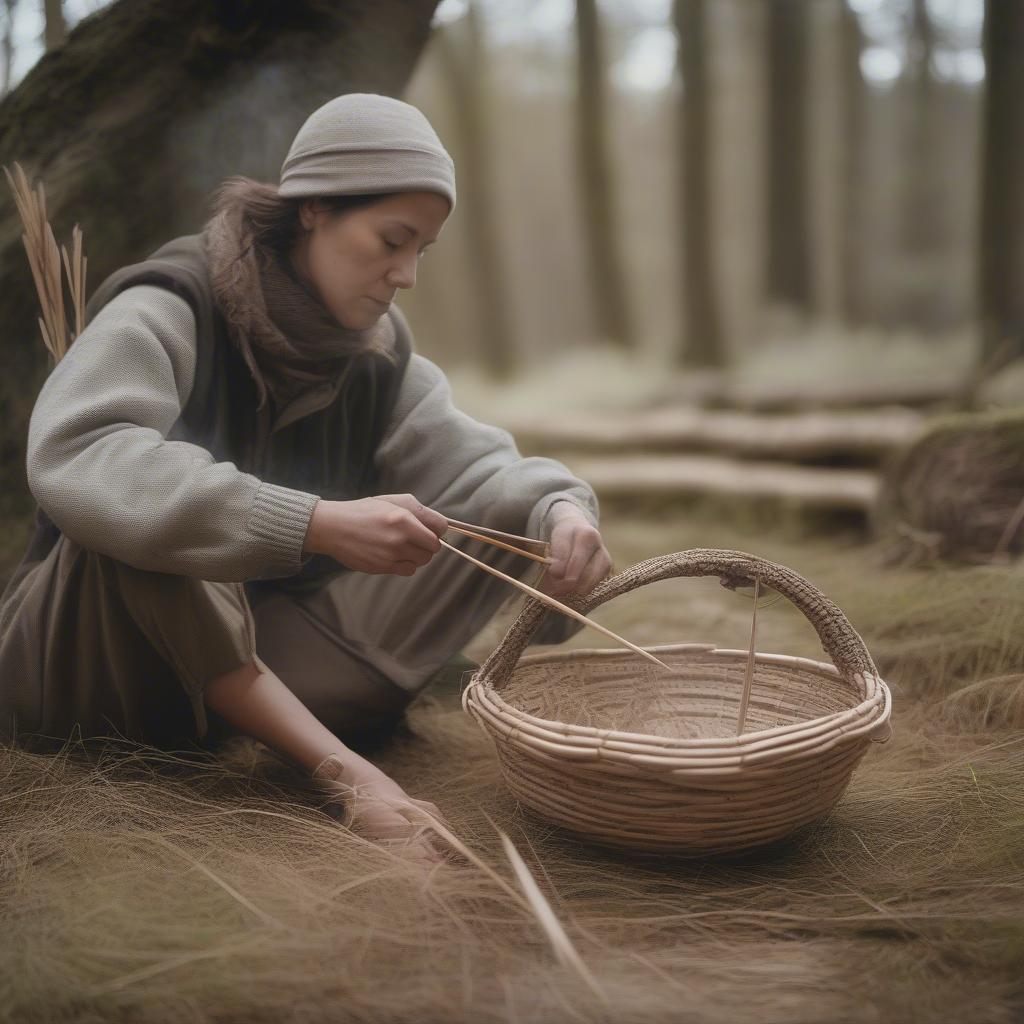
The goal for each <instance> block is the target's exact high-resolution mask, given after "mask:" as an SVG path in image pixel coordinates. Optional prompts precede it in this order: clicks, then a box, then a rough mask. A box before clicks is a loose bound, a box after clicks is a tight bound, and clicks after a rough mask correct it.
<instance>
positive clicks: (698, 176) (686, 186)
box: [672, 0, 725, 367]
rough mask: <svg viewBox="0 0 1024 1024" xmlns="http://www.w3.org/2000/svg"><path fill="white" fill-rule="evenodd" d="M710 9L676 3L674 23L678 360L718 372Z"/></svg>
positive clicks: (695, 2)
mask: <svg viewBox="0 0 1024 1024" xmlns="http://www.w3.org/2000/svg"><path fill="white" fill-rule="evenodd" d="M707 16H708V4H707V2H706V0H675V3H674V4H673V8H672V19H673V23H674V25H675V29H676V36H677V40H678V51H677V53H678V58H677V67H678V68H679V71H680V73H681V77H682V80H683V97H682V110H681V112H680V113H681V116H680V118H679V132H678V141H679V150H680V156H681V167H682V181H681V190H680V203H679V211H680V216H681V221H682V223H681V224H680V226H679V234H680V237H681V238H682V242H683V301H684V303H685V308H684V324H685V329H684V342H683V346H682V350H681V351H680V353H679V354H680V361H681V362H684V363H686V364H688V365H691V366H709V367H721V366H723V365H724V364H725V353H724V351H723V347H722V321H721V315H720V312H719V308H718V295H717V291H716V288H715V270H714V246H713V244H712V224H711V222H712V209H713V202H714V192H713V189H712V186H711V177H710V164H711V149H712V147H711V131H712V124H711V116H710V110H709V107H710V99H709V89H708V60H707V55H708V38H707V31H706V28H707Z"/></svg>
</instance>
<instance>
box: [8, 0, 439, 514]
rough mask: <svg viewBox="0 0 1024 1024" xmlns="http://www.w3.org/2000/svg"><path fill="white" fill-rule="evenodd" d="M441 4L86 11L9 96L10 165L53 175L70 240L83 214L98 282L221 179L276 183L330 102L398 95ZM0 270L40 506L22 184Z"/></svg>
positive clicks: (40, 355)
mask: <svg viewBox="0 0 1024 1024" xmlns="http://www.w3.org/2000/svg"><path fill="white" fill-rule="evenodd" d="M435 6H436V0H418V2H417V0H350V2H348V3H345V4H337V3H333V2H331V0H291V2H289V3H287V4H282V3H275V2H273V0H253V2H250V3H245V4H237V3H221V4H210V3H207V2H205V0H178V2H176V3H174V4H170V5H168V4H167V3H165V2H164V0H130V2H129V0H120V2H117V3H114V4H113V5H112V6H111V7H110V8H108V9H106V10H104V11H102V12H100V13H98V14H96V15H95V16H93V17H90V18H86V19H85V20H84V21H82V22H81V24H79V25H78V26H77V27H76V28H75V29H74V31H72V32H71V34H70V36H69V37H68V40H67V42H66V43H65V44H64V45H63V46H62V47H60V49H59V50H57V51H55V52H53V53H51V54H48V55H47V56H45V57H44V58H43V59H42V60H40V61H39V63H38V64H37V65H36V66H35V67H34V68H33V69H32V71H30V72H29V74H28V75H27V76H26V77H25V79H24V81H23V82H22V83H21V84H20V85H19V86H18V88H17V89H15V90H14V91H13V92H11V93H9V94H8V95H7V97H6V98H5V99H4V100H3V101H2V102H0V164H5V165H8V166H9V165H11V164H12V163H13V162H14V161H19V162H20V163H21V164H22V166H24V167H25V170H26V172H27V173H28V174H29V176H30V177H38V178H40V179H42V181H43V183H44V186H45V188H46V195H47V211H48V214H49V217H50V220H51V223H52V224H53V227H54V231H55V233H56V235H57V238H58V240H68V239H69V237H70V233H71V228H72V225H73V224H74V223H75V222H76V221H77V222H78V223H80V224H81V225H82V230H83V235H84V249H85V253H86V256H87V257H88V260H89V267H88V273H89V277H88V282H87V286H88V289H89V290H90V291H91V289H92V288H93V287H95V285H96V284H98V283H99V282H100V281H102V280H103V278H105V277H106V276H107V275H108V274H109V273H111V272H112V271H113V270H115V269H117V268H118V267H120V266H123V265H125V264H126V263H130V262H132V261H135V260H138V259H141V258H143V257H145V256H146V255H147V254H148V253H150V252H151V251H152V250H153V249H155V248H156V247H157V246H159V245H160V244H161V243H163V242H165V241H167V240H168V239H170V238H173V237H175V236H176V235H179V234H185V233H189V232H194V231H198V230H199V228H200V227H201V225H202V222H203V220H204V219H205V217H206V215H207V212H208V211H207V209H206V200H207V196H208V194H209V192H210V190H211V189H212V188H213V187H215V186H216V185H217V184H218V183H219V182H220V181H221V180H223V179H224V178H225V177H227V176H228V175H230V174H247V175H249V176H251V177H255V178H260V179H263V180H269V181H273V182H276V181H277V180H278V175H279V171H280V165H281V161H282V159H283V158H284V155H285V153H286V152H287V148H288V146H289V144H290V143H291V140H292V138H293V136H294V134H295V132H296V131H297V129H298V128H299V126H300V125H301V124H302V122H303V121H304V120H305V118H306V117H307V116H308V115H309V114H310V113H311V112H312V111H313V110H314V109H315V108H316V107H317V106H319V105H320V104H322V103H324V102H326V101H327V100H328V99H330V98H332V97H333V96H337V95H339V94H342V93H346V92H353V91H362V92H378V93H383V94H388V95H397V94H399V93H400V92H401V91H402V90H403V89H404V87H405V85H406V82H407V80H408V78H409V76H410V74H411V72H412V69H413V66H414V64H415V62H416V60H417V58H418V56H419V54H420V52H421V50H422V48H423V46H424V44H425V42H426V40H427V37H428V35H429V31H430V21H431V17H432V15H433V11H434V8H435ZM4 191H5V195H6V187H5V189H4ZM0 280H2V281H3V282H4V287H3V289H2V290H0V323H2V324H3V325H4V329H5V331H6V333H7V339H6V356H7V362H6V368H5V372H4V374H3V375H2V376H0V422H3V424H4V434H3V439H2V441H0V492H2V494H3V495H4V497H3V498H0V513H2V512H4V511H9V510H11V509H16V510H19V511H22V510H25V509H27V508H30V507H31V505H30V499H29V495H28V490H27V487H26V485H25V469H24V458H25V432H26V424H27V421H28V416H29V413H30V411H31V408H32V405H33V403H34V401H35V396H36V394H37V392H38V388H39V386H40V384H41V383H42V380H43V379H44V377H45V375H46V372H47V354H46V350H45V347H44V345H43V342H42V340H41V338H40V337H39V329H38V327H37V325H36V317H37V316H38V311H37V300H36V294H35V289H34V287H33V284H32V278H31V275H30V273H29V268H28V262H27V260H26V257H25V252H24V250H23V248H22V244H21V226H20V223H19V222H18V219H17V214H16V212H15V209H14V203H13V201H11V199H10V197H9V196H8V197H7V200H6V202H4V204H3V205H2V206H0ZM2 506H7V507H6V509H5V508H4V507H2Z"/></svg>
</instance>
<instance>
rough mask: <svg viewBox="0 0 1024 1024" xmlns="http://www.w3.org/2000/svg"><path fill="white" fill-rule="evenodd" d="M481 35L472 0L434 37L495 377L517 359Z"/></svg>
mask: <svg viewBox="0 0 1024 1024" xmlns="http://www.w3.org/2000/svg"><path fill="white" fill-rule="evenodd" d="M482 35H483V33H482V31H481V26H480V17H479V13H478V11H477V3H476V2H475V0H470V2H469V3H468V4H467V7H466V16H465V17H464V18H461V19H459V21H457V22H455V23H454V24H450V25H445V26H442V27H440V28H438V29H436V30H435V33H434V39H435V40H436V44H437V46H438V50H439V53H440V57H441V66H442V70H443V71H444V73H445V74H446V76H447V78H448V81H449V84H450V89H449V93H450V95H451V100H452V103H453V104H454V108H455V112H456V117H457V119H458V125H459V131H458V134H459V155H460V158H461V165H462V168H461V169H462V173H461V179H462V180H463V181H464V182H465V184H464V185H461V186H460V187H459V202H460V203H463V204H465V210H466V214H465V217H464V218H463V222H464V223H465V225H466V230H467V231H468V232H469V245H470V263H471V265H472V267H473V271H474V273H475V275H476V286H477V287H476V293H477V295H478V296H479V298H480V307H479V308H480V321H481V322H480V331H479V337H480V345H481V349H482V354H483V365H484V367H485V369H486V370H487V371H488V372H489V373H490V375H491V376H492V377H493V378H495V379H496V380H504V379H506V378H508V377H509V376H510V375H511V373H512V370H513V369H514V367H515V365H516V345H515V335H514V331H513V329H512V318H511V310H510V307H509V301H508V296H507V293H506V290H505V280H506V274H505V272H504V269H503V266H502V259H501V246H500V244H499V241H498V232H497V227H496V225H495V219H494V211H495V209H496V207H497V203H496V200H495V196H494V194H493V189H492V185H493V181H494V175H493V169H492V167H491V149H490V146H491V142H490V139H489V138H488V135H487V123H488V119H489V109H488V108H489V106H490V96H491V83H490V75H489V71H488V67H487V57H486V53H485V44H484V41H483V38H482Z"/></svg>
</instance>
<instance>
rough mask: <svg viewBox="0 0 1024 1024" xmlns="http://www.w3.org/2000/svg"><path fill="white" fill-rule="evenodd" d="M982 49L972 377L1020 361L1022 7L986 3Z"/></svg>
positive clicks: (1023, 345) (1023, 329)
mask: <svg viewBox="0 0 1024 1024" xmlns="http://www.w3.org/2000/svg"><path fill="white" fill-rule="evenodd" d="M982 45H983V49H984V52H985V68H986V75H985V98H984V106H983V114H982V143H981V148H982V172H981V217H980V235H979V248H980V253H979V267H978V312H979V316H980V320H981V345H980V355H979V366H978V371H979V374H985V373H990V372H994V371H996V370H998V369H1000V368H1001V367H1002V366H1004V365H1006V364H1007V363H1009V362H1010V361H1012V360H1014V359H1017V358H1020V357H1021V356H1024V287H1022V285H1021V282H1022V281H1024V60H1022V59H1021V54H1022V53H1024V4H1021V3H1019V2H1018V0H986V3H985V21H984V27H983V29H982Z"/></svg>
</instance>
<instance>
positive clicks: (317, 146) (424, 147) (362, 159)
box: [278, 92, 455, 212]
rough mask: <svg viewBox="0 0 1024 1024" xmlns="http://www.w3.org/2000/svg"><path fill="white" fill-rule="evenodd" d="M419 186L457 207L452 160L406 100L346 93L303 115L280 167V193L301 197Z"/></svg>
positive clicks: (411, 188) (421, 116)
mask: <svg viewBox="0 0 1024 1024" xmlns="http://www.w3.org/2000/svg"><path fill="white" fill-rule="evenodd" d="M421 189H422V190H424V191H428V192H440V193H441V194H442V195H443V196H445V197H446V198H447V199H448V201H449V202H450V203H451V209H452V210H454V209H455V164H454V163H453V162H452V158H451V157H450V156H449V155H448V152H447V151H446V150H445V148H444V146H442V145H441V140H440V139H439V138H438V137H437V134H436V133H435V131H434V129H433V128H432V127H431V125H430V122H429V121H428V120H427V119H426V117H425V116H424V115H423V113H422V112H421V111H420V110H419V109H417V108H416V107H414V106H412V104H410V103H405V102H403V101H402V100H396V99H394V98H393V97H391V96H381V95H378V94H377V93H370V92H351V93H346V94H345V95H344V96H336V97H335V98H334V99H333V100H329V101H328V102H327V103H325V104H324V105H323V106H322V107H320V108H319V109H317V110H314V111H313V113H312V114H310V115H309V117H308V118H306V121H305V124H303V126H302V127H301V128H300V129H299V131H298V134H296V136H295V139H294V140H293V142H292V145H291V149H289V150H288V155H287V156H286V157H285V160H284V163H283V164H282V165H281V182H280V185H279V187H278V193H279V194H280V195H282V196H286V197H292V196H296V197H299V196H327V195H344V194H346V193H364V194H365V193H367V192H411V191H417V190H421ZM449 212H450V211H449Z"/></svg>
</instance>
